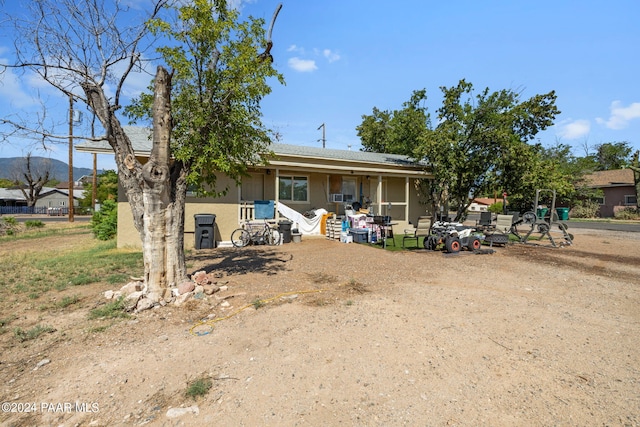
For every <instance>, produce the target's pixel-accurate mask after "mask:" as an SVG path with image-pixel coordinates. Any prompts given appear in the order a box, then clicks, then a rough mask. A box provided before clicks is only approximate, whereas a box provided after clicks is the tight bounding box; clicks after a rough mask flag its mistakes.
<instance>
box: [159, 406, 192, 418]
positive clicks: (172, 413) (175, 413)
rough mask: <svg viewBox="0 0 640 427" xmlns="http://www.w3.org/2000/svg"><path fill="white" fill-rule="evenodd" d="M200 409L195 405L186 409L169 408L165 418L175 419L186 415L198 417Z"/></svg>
mask: <svg viewBox="0 0 640 427" xmlns="http://www.w3.org/2000/svg"><path fill="white" fill-rule="evenodd" d="M199 413H200V409H199V408H198V406H197V405H193V406H189V407H187V408H171V409H169V410H168V411H167V418H177V417H181V416H183V415H186V414H195V415H198V414H199Z"/></svg>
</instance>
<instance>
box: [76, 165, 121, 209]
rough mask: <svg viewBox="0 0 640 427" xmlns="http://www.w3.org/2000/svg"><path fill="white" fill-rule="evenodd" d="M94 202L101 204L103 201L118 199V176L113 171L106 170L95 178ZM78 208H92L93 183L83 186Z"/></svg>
mask: <svg viewBox="0 0 640 427" xmlns="http://www.w3.org/2000/svg"><path fill="white" fill-rule="evenodd" d="M97 178H98V185H97V188H96V200H97V201H98V203H100V204H102V203H103V202H104V201H105V200H109V199H111V200H117V199H118V174H117V173H116V171H114V170H106V171H104V172H103V173H101V174H100V175H98V176H97ZM80 207H83V208H91V207H93V183H91V182H87V183H85V184H84V197H83V198H82V199H80Z"/></svg>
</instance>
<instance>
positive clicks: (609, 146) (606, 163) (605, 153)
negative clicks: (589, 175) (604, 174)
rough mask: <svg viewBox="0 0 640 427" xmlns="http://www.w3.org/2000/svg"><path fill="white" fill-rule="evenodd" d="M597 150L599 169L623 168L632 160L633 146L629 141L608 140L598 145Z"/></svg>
mask: <svg viewBox="0 0 640 427" xmlns="http://www.w3.org/2000/svg"><path fill="white" fill-rule="evenodd" d="M596 150H597V154H596V159H597V162H598V169H597V170H601V171H606V170H614V169H622V168H624V167H627V166H629V164H630V162H631V152H632V148H631V147H630V146H629V143H628V142H607V143H604V144H599V145H596Z"/></svg>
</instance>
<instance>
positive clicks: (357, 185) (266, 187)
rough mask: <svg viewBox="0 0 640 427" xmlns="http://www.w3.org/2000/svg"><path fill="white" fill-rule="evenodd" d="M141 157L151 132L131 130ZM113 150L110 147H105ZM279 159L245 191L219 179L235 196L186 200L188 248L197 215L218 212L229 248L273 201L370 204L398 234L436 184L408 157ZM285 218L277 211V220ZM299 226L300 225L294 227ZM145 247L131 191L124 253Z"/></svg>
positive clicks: (307, 150)
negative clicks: (420, 186)
mask: <svg viewBox="0 0 640 427" xmlns="http://www.w3.org/2000/svg"><path fill="white" fill-rule="evenodd" d="M125 131H126V132H127V135H129V138H130V139H131V141H132V143H133V146H134V150H135V152H136V154H137V155H138V158H139V159H140V160H141V161H142V162H144V161H146V159H147V158H148V157H149V154H150V148H151V143H150V140H149V139H148V134H149V131H148V130H146V129H143V128H132V127H126V128H125ZM104 144H106V143H104ZM104 144H102V145H100V143H95V142H92V143H87V144H85V145H83V146H78V147H77V149H78V150H79V151H85V152H96V153H106V152H110V147H109V146H108V145H106V146H105V145H104ZM270 148H271V150H272V151H273V152H274V153H275V156H274V157H273V158H272V159H270V161H269V165H268V166H264V167H256V168H254V169H252V170H250V176H249V177H248V178H244V179H243V180H242V184H241V185H240V186H236V184H235V182H234V181H233V180H232V179H230V178H228V177H226V176H217V187H218V188H219V189H222V188H225V186H228V187H229V189H230V191H228V193H227V194H226V195H225V196H222V197H219V198H196V197H189V196H188V197H187V203H186V206H185V246H186V247H187V248H193V247H194V242H195V220H194V215H196V214H214V215H216V218H215V230H214V234H215V236H214V238H215V240H216V242H218V243H220V242H228V241H229V240H230V236H231V233H232V231H233V230H235V229H236V228H238V227H239V226H240V225H241V224H242V223H243V221H247V220H251V219H253V218H254V208H253V206H254V201H256V200H273V201H274V202H275V205H276V206H277V205H278V203H281V204H283V205H286V206H287V207H289V208H291V209H293V210H295V211H297V212H299V213H305V212H308V211H312V210H316V209H325V210H326V211H328V212H330V213H336V214H338V215H342V214H344V211H345V207H349V206H350V205H352V204H353V203H354V202H358V203H360V204H361V205H362V206H368V207H369V210H370V211H371V212H372V213H374V214H376V215H388V216H391V217H392V220H393V222H394V224H396V225H395V227H397V228H398V230H401V229H404V228H407V227H408V226H409V223H415V221H416V219H417V218H418V216H421V215H424V214H425V212H426V211H425V205H424V204H421V203H420V199H419V195H418V191H417V189H416V182H417V180H418V179H424V178H427V179H429V178H431V175H429V174H428V173H426V172H425V167H424V165H421V164H417V163H415V162H412V161H410V160H409V159H408V158H406V157H405V156H398V155H391V154H380V153H367V152H361V151H348V150H334V149H324V148H315V147H301V146H294V145H287V144H273V145H272V146H271V147H270ZM280 219H284V217H282V216H280V213H279V212H275V222H278V221H279V220H280ZM294 227H295V225H294ZM125 246H140V238H139V234H138V233H137V231H136V230H135V228H134V226H133V220H132V215H131V209H130V207H129V204H128V201H127V200H126V197H125V195H124V193H123V192H122V191H121V192H120V194H119V200H118V247H125Z"/></svg>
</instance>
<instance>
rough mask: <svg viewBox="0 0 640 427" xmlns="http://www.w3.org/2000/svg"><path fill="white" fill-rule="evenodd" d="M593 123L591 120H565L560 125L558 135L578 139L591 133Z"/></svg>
mask: <svg viewBox="0 0 640 427" xmlns="http://www.w3.org/2000/svg"><path fill="white" fill-rule="evenodd" d="M590 130H591V123H590V122H589V120H573V121H565V122H563V123H560V124H559V125H558V131H557V132H556V133H557V135H558V136H560V137H562V138H566V139H578V138H582V137H584V136H587V135H588V134H589V131H590Z"/></svg>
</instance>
